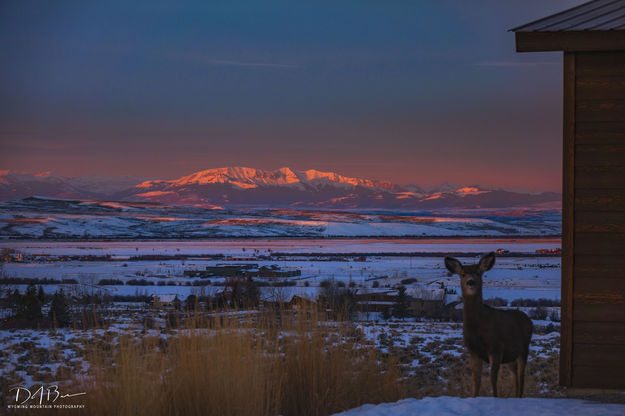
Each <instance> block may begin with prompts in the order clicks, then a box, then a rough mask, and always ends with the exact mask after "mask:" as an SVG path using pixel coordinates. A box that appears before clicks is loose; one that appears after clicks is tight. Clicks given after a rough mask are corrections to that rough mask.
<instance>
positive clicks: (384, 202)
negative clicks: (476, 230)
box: [0, 167, 561, 209]
mask: <svg viewBox="0 0 625 416" xmlns="http://www.w3.org/2000/svg"><path fill="white" fill-rule="evenodd" d="M31 196H44V197H52V198H65V199H92V200H93V199H96V200H114V201H149V202H157V203H163V204H169V205H193V206H199V207H205V208H231V207H294V208H324V209H326V208H332V209H356V208H379V209H396V208H402V209H412V208H418V209H439V208H503V207H516V206H519V207H521V206H534V205H544V204H547V205H557V204H559V202H560V199H561V197H560V194H557V193H553V192H544V193H541V194H529V193H521V192H511V191H505V190H500V189H498V190H493V189H487V188H484V187H481V186H477V185H475V186H455V185H451V184H444V185H442V186H441V187H438V188H437V187H434V188H427V189H425V188H421V187H419V186H416V185H404V186H402V185H396V184H393V183H390V182H383V181H376V180H369V179H361V178H351V177H346V176H342V175H340V174H338V173H334V172H321V171H317V170H306V171H297V170H293V169H290V168H281V169H277V170H261V169H253V168H246V167H226V168H218V169H208V170H203V171H200V172H195V173H192V174H190V175H187V176H184V177H181V178H179V179H172V180H148V181H144V180H141V179H137V178H132V177H127V176H123V177H121V176H82V177H77V178H68V177H63V176H58V175H54V174H52V173H49V172H46V173H42V174H36V175H32V174H21V173H14V172H10V171H0V200H4V201H7V200H15V199H22V198H27V197H31Z"/></svg>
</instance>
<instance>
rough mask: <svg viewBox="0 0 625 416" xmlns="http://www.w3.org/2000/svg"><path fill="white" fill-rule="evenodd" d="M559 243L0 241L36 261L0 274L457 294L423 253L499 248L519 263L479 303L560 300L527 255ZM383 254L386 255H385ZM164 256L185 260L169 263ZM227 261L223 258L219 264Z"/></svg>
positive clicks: (88, 281)
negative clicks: (251, 277)
mask: <svg viewBox="0 0 625 416" xmlns="http://www.w3.org/2000/svg"><path fill="white" fill-rule="evenodd" d="M559 245H560V242H559V240H556V239H533V240H532V239H516V240H507V239H486V240H479V239H470V240H429V241H428V240H418V239H412V240H406V239H404V240H378V239H362V240H360V239H359V240H343V239H341V240H311V239H291V240H286V239H284V240H266V239H265V240H262V239H260V240H256V239H254V240H211V241H192V242H189V241H180V242H176V241H165V242H163V241H150V242H118V241H115V242H39V241H16V242H13V241H4V242H0V248H11V249H15V250H18V251H19V252H21V253H23V254H24V255H34V256H37V257H35V260H33V261H25V262H21V263H16V262H14V263H6V264H5V265H4V267H3V270H2V272H3V274H4V276H5V277H9V278H50V279H75V280H77V281H78V283H79V285H73V286H72V285H63V287H64V288H65V290H74V291H78V292H93V291H103V292H106V293H109V294H119V295H134V294H136V293H146V294H165V293H172V294H174V293H175V294H178V295H179V296H180V297H184V298H186V296H188V295H189V294H191V293H195V292H196V291H197V289H198V288H197V287H196V286H193V284H194V282H195V283H208V280H206V279H203V281H202V282H200V280H199V279H197V278H190V277H185V276H183V274H184V272H185V271H190V270H204V269H205V268H206V267H207V266H216V265H218V264H231V263H237V264H240V263H242V264H256V265H258V266H266V267H271V266H278V267H280V268H281V269H282V270H299V271H301V276H298V277H296V278H292V279H290V280H294V281H295V283H296V288H297V290H298V293H297V294H301V293H302V292H303V293H308V294H309V295H313V297H314V294H315V293H316V291H318V287H319V284H320V282H321V281H323V280H326V279H329V278H332V279H335V280H337V281H342V282H345V283H346V284H349V283H352V285H353V286H354V287H355V288H357V289H359V290H370V289H372V287H373V285H374V284H375V285H376V286H379V288H381V289H383V288H390V287H393V286H396V285H398V284H401V283H402V281H403V280H406V279H415V280H416V282H415V284H416V285H426V286H432V287H433V286H434V285H443V286H446V287H448V288H450V289H456V290H457V291H458V289H459V287H458V286H459V281H458V278H457V277H456V276H450V275H449V273H448V272H447V270H446V269H445V267H444V265H443V258H442V257H441V255H440V254H436V255H431V256H428V254H427V253H455V252H457V253H475V255H473V254H469V255H466V254H465V255H464V256H459V257H458V258H459V260H461V261H462V262H463V263H472V262H475V261H477V257H479V255H480V254H481V253H485V252H487V251H492V250H496V249H499V248H502V249H505V250H509V251H510V252H515V253H526V254H524V255H523V257H499V258H498V259H497V263H496V265H495V267H494V268H493V269H492V270H491V271H489V272H488V273H486V275H485V277H484V295H485V298H494V297H500V298H503V299H506V300H508V301H511V300H514V299H518V298H546V299H559V298H560V258H559V257H532V256H531V253H534V252H535V251H536V250H538V249H555V248H558V247H559ZM277 253H290V255H280V254H277ZM305 253H306V254H305ZM332 253H334V254H332ZM341 253H352V254H351V255H342V254H341ZM371 253H379V255H371ZM390 253H393V254H394V255H392V256H391V255H388V254H390ZM402 253H406V254H405V255H402ZM408 253H410V254H408ZM219 254H221V255H224V256H225V257H224V258H222V259H218V260H215V259H214V258H211V257H210V256H214V255H219ZM360 254H365V255H366V256H365V258H364V259H363V258H359V257H360V256H359V255H360ZM385 254H386V255H385ZM67 255H74V256H78V255H80V256H85V255H94V256H112V259H111V260H107V261H91V260H89V261H87V260H71V261H67V260H65V259H58V258H56V257H55V256H67ZM146 255H149V256H154V255H163V256H170V257H169V259H168V258H167V257H165V259H156V260H143V259H141V260H136V259H131V258H130V257H131V256H146ZM116 256H117V257H118V258H116ZM171 256H193V257H186V258H181V259H171ZM227 257H230V258H231V259H230V260H227V259H226V258H227ZM363 260H364V261H363ZM101 279H118V280H121V281H122V282H124V283H126V282H128V281H130V280H136V279H143V280H147V281H149V282H151V283H153V285H152V286H134V285H130V284H125V285H115V286H98V282H99V281H100V280H101ZM223 280H224V279H223V278H211V279H210V283H211V286H208V287H206V288H205V291H207V293H210V292H211V290H213V289H212V288H214V287H215V286H213V285H215V284H216V283H220V282H223ZM68 286H72V287H68ZM18 288H19V289H20V290H22V291H23V289H24V287H22V286H19V287H18ZM58 288H59V287H58V286H57V285H47V286H46V287H45V290H46V292H53V291H55V290H58ZM294 289H295V288H292V289H291V290H294Z"/></svg>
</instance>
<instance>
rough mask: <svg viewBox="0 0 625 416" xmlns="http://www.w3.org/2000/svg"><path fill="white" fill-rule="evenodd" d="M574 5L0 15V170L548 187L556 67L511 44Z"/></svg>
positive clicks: (57, 7)
mask: <svg viewBox="0 0 625 416" xmlns="http://www.w3.org/2000/svg"><path fill="white" fill-rule="evenodd" d="M579 3H580V1H562V0H557V1H550V2H548V3H547V2H543V1H479V2H468V1H461V0H457V1H446V0H442V1H441V0H437V1H382V0H380V1H340V0H333V1H323V0H314V1H310V2H298V1H293V0H290V1H260V0H256V1H250V2H243V1H234V0H231V1H213V2H211V1H198V2H162V1H158V0H156V1H146V2H138V1H107V2H85V1H71V2H70V1H53V2H52V1H4V2H3V3H2V4H1V5H0V153H1V156H0V168H4V169H15V170H22V171H30V172H38V171H44V170H53V171H55V172H57V173H59V174H65V175H80V174H101V173H109V174H130V175H137V176H142V177H160V178H169V177H176V176H181V175H184V174H188V173H190V172H192V171H196V170H201V169H207V168H212V167H221V166H231V165H243V166H250V167H259V168H267V169H271V168H279V167H282V166H289V167H292V168H295V169H309V168H315V169H320V170H334V171H338V172H340V173H342V174H345V175H350V176H362V177H370V178H377V179H384V180H391V181H395V182H398V183H417V184H423V185H429V184H434V183H440V182H444V181H452V182H456V183H461V184H473V183H480V184H487V185H496V186H505V187H512V188H524V189H531V190H559V189H560V170H561V162H560V159H561V105H562V98H561V91H562V87H561V83H562V75H561V72H562V68H561V54H560V53H539V54H536V53H535V54H517V53H516V52H515V50H514V35H513V34H512V33H509V32H507V30H508V29H510V28H511V27H514V26H516V25H519V24H522V23H526V22H528V21H531V20H535V19H537V18H540V17H543V16H545V15H547V14H550V13H553V12H556V11H559V10H562V9H565V8H568V7H571V6H574V5H576V4H579Z"/></svg>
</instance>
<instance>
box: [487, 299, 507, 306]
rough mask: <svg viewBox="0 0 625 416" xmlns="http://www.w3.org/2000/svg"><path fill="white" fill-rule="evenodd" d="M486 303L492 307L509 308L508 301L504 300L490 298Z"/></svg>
mask: <svg viewBox="0 0 625 416" xmlns="http://www.w3.org/2000/svg"><path fill="white" fill-rule="evenodd" d="M484 303H485V304H486V305H488V306H492V307H504V306H508V301H507V300H505V299H503V298H490V299H486V300H485V301H484Z"/></svg>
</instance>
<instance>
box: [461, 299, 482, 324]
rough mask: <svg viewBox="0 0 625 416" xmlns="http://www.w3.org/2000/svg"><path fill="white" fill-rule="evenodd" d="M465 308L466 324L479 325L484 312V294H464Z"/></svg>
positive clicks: (464, 317)
mask: <svg viewBox="0 0 625 416" xmlns="http://www.w3.org/2000/svg"><path fill="white" fill-rule="evenodd" d="M462 302H463V303H464V308H463V311H462V315H463V320H464V325H465V326H471V327H473V326H479V323H480V315H481V313H482V308H483V306H482V294H481V293H479V294H477V295H473V296H463V298H462Z"/></svg>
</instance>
